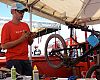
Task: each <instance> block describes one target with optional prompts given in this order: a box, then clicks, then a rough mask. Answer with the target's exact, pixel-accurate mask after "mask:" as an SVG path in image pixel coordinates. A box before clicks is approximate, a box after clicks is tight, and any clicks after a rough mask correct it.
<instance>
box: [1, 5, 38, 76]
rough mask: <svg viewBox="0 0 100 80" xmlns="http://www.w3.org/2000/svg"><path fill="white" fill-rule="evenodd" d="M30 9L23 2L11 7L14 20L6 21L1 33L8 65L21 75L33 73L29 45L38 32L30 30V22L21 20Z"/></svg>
mask: <svg viewBox="0 0 100 80" xmlns="http://www.w3.org/2000/svg"><path fill="white" fill-rule="evenodd" d="M26 11H28V9H27V8H26V7H25V6H24V5H23V4H21V3H14V4H13V5H12V7H11V14H12V20H11V21H9V22H8V23H5V24H4V26H3V28H2V33H1V46H2V49H7V52H6V60H7V62H6V66H7V68H9V69H11V67H12V66H14V67H15V68H16V71H17V72H18V73H19V74H21V75H27V76H31V75H32V66H31V64H30V61H29V60H28V45H31V44H32V42H33V38H34V37H35V36H36V33H33V32H30V29H29V26H28V24H26V23H25V22H21V20H22V19H23V16H24V12H26Z"/></svg>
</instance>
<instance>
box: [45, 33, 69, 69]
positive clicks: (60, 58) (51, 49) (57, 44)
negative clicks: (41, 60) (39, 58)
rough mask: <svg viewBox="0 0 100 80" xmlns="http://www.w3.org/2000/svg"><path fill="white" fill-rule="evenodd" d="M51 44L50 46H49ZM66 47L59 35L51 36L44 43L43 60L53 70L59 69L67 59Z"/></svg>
mask: <svg viewBox="0 0 100 80" xmlns="http://www.w3.org/2000/svg"><path fill="white" fill-rule="evenodd" d="M51 44H53V45H52V46H50V45H51ZM66 48H67V46H66V43H65V41H64V39H63V38H62V37H61V36H60V35H59V34H52V35H50V36H49V37H48V39H47V40H46V43H45V58H46V60H47V62H48V64H49V65H50V66H51V67H53V68H60V67H61V66H62V65H63V64H64V61H65V59H66V58H67V50H66Z"/></svg>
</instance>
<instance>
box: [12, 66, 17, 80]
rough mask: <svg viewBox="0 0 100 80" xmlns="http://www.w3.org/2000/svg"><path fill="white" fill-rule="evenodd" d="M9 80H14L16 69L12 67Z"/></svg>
mask: <svg viewBox="0 0 100 80" xmlns="http://www.w3.org/2000/svg"><path fill="white" fill-rule="evenodd" d="M11 80H16V68H14V66H12V68H11Z"/></svg>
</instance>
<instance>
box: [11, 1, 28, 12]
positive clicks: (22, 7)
mask: <svg viewBox="0 0 100 80" xmlns="http://www.w3.org/2000/svg"><path fill="white" fill-rule="evenodd" d="M11 9H16V10H24V11H26V12H27V11H28V9H27V8H26V7H25V6H24V5H23V4H21V3H18V2H16V3H14V4H12V7H11Z"/></svg>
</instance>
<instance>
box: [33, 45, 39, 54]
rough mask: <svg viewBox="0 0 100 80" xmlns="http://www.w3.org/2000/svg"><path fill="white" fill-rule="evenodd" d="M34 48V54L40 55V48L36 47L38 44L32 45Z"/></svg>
mask: <svg viewBox="0 0 100 80" xmlns="http://www.w3.org/2000/svg"><path fill="white" fill-rule="evenodd" d="M34 48H35V50H34V55H40V54H41V50H40V49H38V46H34Z"/></svg>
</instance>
